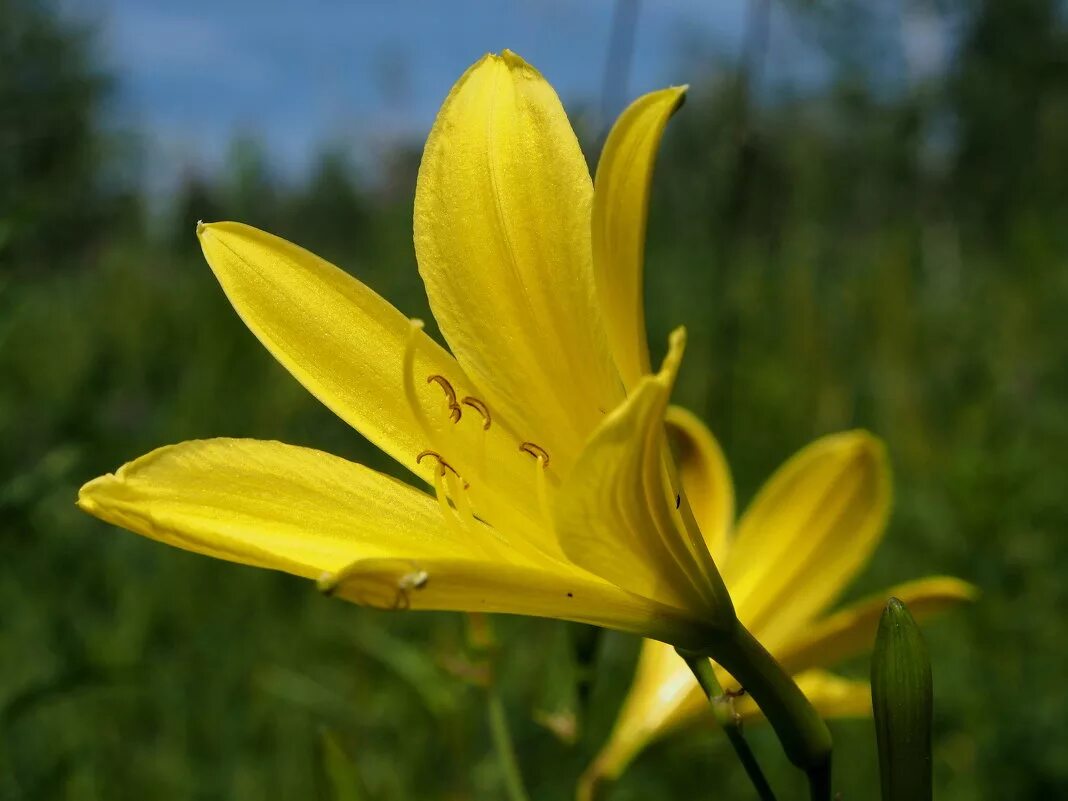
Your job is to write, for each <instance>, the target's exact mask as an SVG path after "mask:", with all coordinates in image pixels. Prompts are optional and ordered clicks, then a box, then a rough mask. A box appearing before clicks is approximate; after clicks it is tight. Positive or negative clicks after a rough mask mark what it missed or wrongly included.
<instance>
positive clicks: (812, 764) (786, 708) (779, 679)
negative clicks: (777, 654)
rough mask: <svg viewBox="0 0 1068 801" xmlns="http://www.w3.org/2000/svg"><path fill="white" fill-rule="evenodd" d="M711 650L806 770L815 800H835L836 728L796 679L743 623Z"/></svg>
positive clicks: (796, 760)
mask: <svg viewBox="0 0 1068 801" xmlns="http://www.w3.org/2000/svg"><path fill="white" fill-rule="evenodd" d="M708 654H709V655H711V656H712V658H713V659H715V660H716V661H717V662H718V663H719V664H721V665H722V666H723V668H724V669H725V670H726V671H727V672H728V673H730V674H731V675H732V676H733V677H734V678H735V679H737V681H738V683H739V684H741V685H742V687H744V688H745V691H746V692H747V693H749V694H750V695H751V696H752V697H753V700H754V701H756V703H757V706H759V707H760V711H761V712H763V713H764V716H765V717H766V718H767V719H768V722H769V723H771V726H772V728H773V729H775V734H776V735H778V737H779V742H781V743H782V747H783V751H785V752H786V756H787V758H788V759H789V760H790V761H791V762H793V763H794V764H795V765H796V766H797V767H799V768H801V770H803V771H805V773H806V774H807V776H808V783H809V795H810V797H811V798H812V801H830V798H831V733H830V731H829V730H828V729H827V724H826V723H824V722H823V720H822V719H821V718H820V716H819V715H818V714H817V713H816V710H815V709H813V707H812V704H811V703H809V700H808V699H807V698H806V697H805V695H804V693H802V692H801V690H799V689H798V687H797V685H796V684H795V683H794V680H793V679H791V678H790V676H789V674H787V673H786V672H785V671H784V670H783V669H782V666H781V665H780V664H779V663H778V662H776V661H775V658H774V657H773V656H772V655H771V654H769V653H768V652H767V650H766V649H765V648H764V646H762V645H761V644H760V643H759V642H757V640H756V638H755V637H753V635H752V634H750V633H749V631H748V630H747V629H746V628H745V627H744V626H743V625H742V624H741V623H739V624H738V625H737V627H736V628H735V629H734V631H733V632H732V633H731V634H729V635H727V636H725V637H723V638H721V639H719V638H717V640H716V641H715V643H714V644H713V647H712V648H710V649H709V651H708Z"/></svg>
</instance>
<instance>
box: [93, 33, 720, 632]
mask: <svg viewBox="0 0 1068 801" xmlns="http://www.w3.org/2000/svg"><path fill="white" fill-rule="evenodd" d="M683 91H684V90H683V89H667V90H663V91H661V92H655V93H653V94H651V95H647V96H646V97H645V98H642V99H641V100H639V101H638V102H637V103H636V104H635V105H634V106H632V107H631V109H629V110H628V112H627V113H626V114H625V115H624V116H623V118H622V119H621V121H620V123H619V124H617V126H616V128H615V130H614V131H613V136H612V139H611V141H610V143H609V145H608V146H607V147H606V151H605V154H604V156H603V157H602V162H601V167H600V169H599V171H598V181H597V187H596V189H595V188H594V186H593V182H592V181H591V179H590V175H589V172H588V170H587V168H586V164H585V161H584V159H583V156H582V153H581V151H580V149H579V145H578V142H577V140H576V137H575V135H574V133H573V131H572V129H571V127H570V125H569V123H568V120H567V117H566V116H565V114H564V110H563V108H562V106H561V104H560V101H559V99H558V98H557V96H556V94H555V93H554V91H553V90H552V88H551V87H550V86H549V84H548V83H547V82H546V81H545V80H544V79H543V78H542V77H541V75H540V74H539V73H538V72H537V71H536V70H534V69H533V68H532V67H531V66H530V65H528V64H527V63H525V62H524V61H523V60H522V59H520V58H519V57H518V56H516V55H515V54H513V53H510V52H507V51H506V52H504V53H503V54H502V55H500V56H496V55H488V56H486V57H484V58H483V59H481V60H480V61H479V62H478V63H476V64H475V65H473V66H472V67H471V68H470V69H469V70H468V71H467V72H466V73H465V74H464V75H463V76H462V77H461V78H460V80H459V81H458V82H457V84H456V85H455V86H454V87H453V89H452V91H451V92H450V94H449V96H448V98H447V99H446V100H445V103H444V105H443V107H442V108H441V111H440V112H439V114H438V117H437V120H436V122H435V124H434V127H433V130H432V131H431V133H430V137H429V139H428V141H427V144H426V149H425V151H424V154H423V160H422V164H421V167H420V170H419V178H418V186H417V192H416V200H415V220H414V227H415V250H416V255H417V258H418V263H419V272H420V275H421V276H422V278H423V281H424V284H425V286H426V291H427V294H428V297H429V300H430V305H431V308H432V310H433V313H434V317H435V318H436V320H437V322H438V324H439V326H440V329H441V332H442V334H443V336H444V338H445V339H446V341H447V342H448V344H449V348H450V351H451V353H450V351H446V350H445V349H444V348H442V347H441V346H439V345H438V344H436V343H435V342H434V341H433V340H432V339H431V338H430V337H428V336H427V335H426V334H424V333H423V331H422V326H421V324H420V323H419V322H418V321H415V320H409V319H408V318H407V317H406V316H404V315H403V314H401V313H400V312H399V311H397V310H396V309H395V308H393V307H392V306H391V305H390V304H389V303H387V302H386V301H385V300H384V299H382V298H381V297H380V296H378V295H377V294H375V293H374V292H373V291H372V290H371V289H369V288H368V287H367V286H365V285H364V284H362V283H361V282H360V281H358V280H357V279H355V278H353V277H352V276H350V275H348V274H347V273H345V272H343V271H341V270H340V269H338V268H337V267H334V266H333V265H331V264H328V263H327V262H325V261H323V260H322V259H320V258H318V257H317V256H315V255H313V254H312V253H309V252H308V251H306V250H303V249H301V248H300V247H298V246H296V245H294V244H291V243H289V242H286V241H284V240H282V239H279V238H277V237H275V236H272V235H270V234H268V233H265V232H262V231H259V230H256V229H254V228H250V227H248V226H245V225H241V224H238V223H233V222H223V223H214V224H209V225H204V224H200V225H198V226H197V234H198V236H199V239H200V242H201V246H202V248H203V251H204V255H205V257H206V259H207V261H208V263H209V265H210V266H211V268H212V270H213V271H214V273H215V275H216V277H217V278H218V280H219V282H220V284H221V285H222V287H223V290H224V291H225V293H226V295H227V297H228V298H229V300H230V302H231V303H232V304H233V306H234V308H235V309H236V310H237V312H238V314H239V315H240V316H241V318H242V319H243V320H244V322H245V324H246V325H247V326H248V327H249V328H250V329H251V331H252V332H253V333H254V334H255V335H256V336H257V337H258V338H259V339H260V341H261V342H262V343H263V344H264V346H265V347H266V348H267V349H268V350H269V351H270V352H271V353H272V354H273V355H274V356H275V358H276V359H278V361H279V362H281V363H282V365H284V366H285V367H286V368H287V369H288V370H289V371H290V373H292V374H293V376H294V377H295V378H296V379H297V380H299V381H300V382H301V383H302V384H304V386H305V387H307V388H308V390H309V391H311V392H312V394H313V395H315V396H316V397H317V398H318V399H319V400H320V401H322V402H323V403H324V404H326V405H327V406H328V407H329V408H330V409H332V410H333V411H334V412H335V413H336V414H338V415H339V416H340V417H341V418H342V419H343V420H345V421H346V422H348V423H349V424H350V425H351V426H352V427H353V428H354V429H356V430H357V431H359V432H360V433H361V434H363V435H364V436H365V437H366V438H367V439H369V440H370V441H371V442H373V443H374V444H375V445H376V446H378V447H379V448H381V449H382V450H383V451H384V452H386V453H388V454H389V455H390V456H392V457H394V458H395V459H397V461H398V462H400V463H401V464H402V465H404V466H405V467H407V468H408V469H409V470H411V471H412V472H413V473H414V474H415V476H416V477H418V478H419V479H421V480H423V481H425V482H426V483H427V484H428V485H429V486H432V487H433V493H428V492H424V491H422V490H420V489H416V488H414V487H411V486H409V485H407V484H405V483H403V482H400V481H397V480H395V479H393V478H390V477H387V476H385V475H382V474H379V473H377V472H374V471H372V470H370V469H368V468H366V467H363V466H360V465H358V464H353V463H351V462H348V461H346V460H344V459H341V458H338V457H336V456H332V455H329V454H326V453H322V452H319V451H316V450H311V449H308V448H301V447H295V446H292V445H286V444H282V443H279V442H265V441H256V440H240V439H214V440H203V441H193V442H184V443H181V444H178V445H172V446H169V447H164V448H160V449H159V450H156V451H153V452H152V453H150V454H148V455H146V456H143V457H141V458H139V459H136V460H134V461H133V462H130V463H128V464H126V465H124V466H123V467H121V468H120V469H119V470H118V471H117V472H116V473H114V474H109V475H105V476H102V477H100V478H97V479H95V480H93V481H90V482H89V483H88V484H86V485H85V486H84V487H83V488H82V489H81V492H80V493H79V497H78V505H79V506H80V507H81V508H82V509H84V510H85V511H87V512H89V513H90V514H93V515H95V516H97V517H99V518H101V519H103V520H105V521H108V522H111V523H113V524H115V525H118V526H122V527H124V528H127V529H130V530H132V531H135V532H137V533H139V534H142V535H145V536H147V537H151V538H153V539H157V540H160V541H162V542H165V543H168V544H171V545H175V546H177V547H180V548H185V549H188V550H193V551H197V552H200V553H204V554H207V555H210V556H214V557H218V558H221V559H227V560H230V561H234V562H239V563H243V564H248V565H254V566H258V567H264V568H272V569H277V570H283V571H286V572H289V573H292V574H295V575H298V576H303V577H307V578H311V579H316V580H318V581H320V583H321V586H323V587H324V588H325V589H328V590H329V591H332V592H334V593H336V594H337V595H339V596H340V597H343V598H346V599H348V600H351V601H355V602H358V603H361V604H367V605H372V606H376V607H382V608H391V609H435V610H463V611H483V612H504V613H516V614H524V615H537V616H546V617H553V618H561V619H566V620H574V621H582V622H586V623H592V624H596V625H600V626H606V627H610V628H614V629H619V630H622V631H627V632H633V633H637V634H640V635H643V636H647V637H652V638H656V639H658V640H662V641H664V642H669V643H672V644H676V645H680V646H683V647H693V648H698V647H702V646H704V645H706V644H707V643H708V641H709V635H710V633H714V632H716V631H724V630H728V629H731V628H732V627H733V626H734V625H735V622H736V618H735V615H734V610H733V607H732V605H731V601H730V598H729V597H728V595H727V593H726V590H725V588H724V586H723V582H722V579H721V578H720V576H719V573H718V572H717V569H716V566H715V564H714V563H713V561H712V558H711V555H710V554H709V551H708V548H707V547H706V545H705V541H704V539H703V538H702V536H701V532H700V530H699V529H698V526H697V523H696V520H695V517H694V514H693V512H692V510H691V508H690V504H689V501H688V500H687V498H686V497H685V495H686V494H685V492H683V491H682V490H681V488H680V487H679V486H678V477H677V474H676V473H675V468H674V465H673V464H672V461H671V457H670V452H669V450H668V447H667V441H666V438H665V435H664V424H663V421H664V416H665V410H666V409H667V405H668V398H669V396H670V393H671V390H672V386H673V383H674V380H675V375H676V372H677V370H678V368H679V363H680V360H681V358H682V351H683V347H684V340H685V337H684V334H683V332H682V331H681V330H679V331H676V332H675V334H673V335H672V337H671V341H670V349H669V353H668V356H667V357H666V359H665V361H664V364H663V366H662V367H661V369H660V370H659V371H658V372H655V373H653V372H652V371H651V368H650V366H649V356H648V350H647V347H646V344H645V336H644V332H643V330H642V328H643V321H642V313H641V250H642V247H643V244H644V224H645V211H646V204H647V202H648V188H649V186H648V185H649V178H650V175H651V171H652V165H653V159H654V157H655V148H656V144H657V142H658V141H659V136H660V131H661V130H662V129H663V125H664V123H665V122H666V120H667V118H668V117H669V116H670V114H671V113H672V111H673V110H674V109H675V108H676V107H677V106H678V105H679V103H680V102H681V99H682V94H683Z"/></svg>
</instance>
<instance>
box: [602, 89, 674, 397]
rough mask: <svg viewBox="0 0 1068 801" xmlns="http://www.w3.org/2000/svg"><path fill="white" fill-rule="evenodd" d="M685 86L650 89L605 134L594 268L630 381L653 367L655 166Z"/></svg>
mask: <svg viewBox="0 0 1068 801" xmlns="http://www.w3.org/2000/svg"><path fill="white" fill-rule="evenodd" d="M685 93H686V87H685V86H679V87H672V88H670V89H661V90H660V91H658V92H651V93H649V94H647V95H644V96H642V97H640V98H638V99H637V100H635V101H634V102H633V103H632V104H631V105H630V106H629V107H628V108H627V109H626V111H624V112H623V114H621V115H620V117H619V119H618V120H617V121H616V124H615V125H613V126H612V130H611V132H610V133H609V134H608V139H607V140H605V144H604V150H603V151H602V152H601V159H600V161H599V162H598V164H597V179H596V181H595V184H594V194H593V267H594V275H595V277H596V283H597V296H598V297H599V298H600V301H601V306H602V307H603V309H604V315H605V325H606V327H607V330H608V341H609V344H610V345H611V348H612V354H613V356H614V357H615V360H616V365H617V366H618V367H619V372H620V375H621V376H622V377H623V381H624V383H625V384H626V385H627V387H628V388H629V387H632V386H634V385H635V384H637V383H638V381H639V380H640V379H641V377H642V376H644V375H647V374H648V373H649V372H651V370H650V367H649V345H648V340H647V338H646V334H645V310H644V300H643V292H642V273H643V266H644V261H645V223H646V216H647V214H648V208H649V191H650V188H651V185H652V181H653V166H654V164H655V163H656V153H657V149H658V148H659V147H660V137H661V136H662V135H663V133H664V126H665V125H667V121H668V119H669V118H670V117H671V115H672V114H674V113H675V110H676V109H677V108H679V106H681V105H682V101H683V98H684V97H685Z"/></svg>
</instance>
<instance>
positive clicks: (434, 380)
mask: <svg viewBox="0 0 1068 801" xmlns="http://www.w3.org/2000/svg"><path fill="white" fill-rule="evenodd" d="M426 382H427V383H428V384H437V385H438V386H439V387H441V390H442V392H444V393H445V397H446V398H447V399H448V401H449V419H450V420H452V422H454V423H459V422H460V418H461V417H463V414H464V413H463V410H462V409H461V408H460V404H458V403H457V402H456V390H455V389H453V388H452V384H450V383H449V379H447V378H446V377H445V376H443V375H437V374H435V375H431V376H427V379H426Z"/></svg>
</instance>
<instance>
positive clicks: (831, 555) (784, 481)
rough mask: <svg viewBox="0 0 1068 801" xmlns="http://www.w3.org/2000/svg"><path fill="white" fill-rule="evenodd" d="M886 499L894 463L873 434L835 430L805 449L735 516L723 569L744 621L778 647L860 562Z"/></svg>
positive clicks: (877, 531) (875, 536) (878, 532)
mask: <svg viewBox="0 0 1068 801" xmlns="http://www.w3.org/2000/svg"><path fill="white" fill-rule="evenodd" d="M889 507H890V470H889V467H888V466H887V463H886V455H885V452H884V448H883V445H882V443H881V442H880V441H879V440H878V439H876V438H875V437H873V436H872V435H871V434H868V433H867V432H864V431H851V432H846V433H842V434H834V435H831V436H827V437H823V438H822V439H819V440H817V441H816V442H814V443H812V444H811V445H808V446H807V447H805V448H803V449H802V450H801V451H799V452H798V453H797V454H796V455H795V456H793V457H792V458H791V459H790V460H789V461H787V462H786V464H784V465H783V466H782V467H781V468H779V470H778V471H777V472H776V473H775V475H773V476H772V477H771V479H770V480H769V481H768V482H767V484H765V485H764V487H763V488H762V489H761V490H760V492H759V493H758V494H757V496H756V498H755V499H754V500H753V503H752V504H751V506H750V507H749V508H748V509H747V510H746V512H745V514H744V515H743V516H742V519H741V521H740V522H739V524H738V529H737V534H736V536H735V539H734V542H733V543H732V545H731V548H730V553H729V555H728V558H727V561H726V564H725V565H724V566H723V577H724V580H725V581H726V583H727V586H728V587H729V588H730V591H731V597H732V598H733V599H734V602H735V606H736V608H737V610H738V617H739V619H740V620H742V622H743V623H744V624H745V625H746V626H747V627H748V628H749V629H750V631H752V632H753V633H754V634H755V635H756V637H757V638H758V639H759V640H760V641H761V643H763V644H764V646H765V647H766V648H768V649H769V650H770V651H772V652H773V653H775V652H777V651H778V649H779V647H780V645H781V644H782V642H783V641H784V640H785V639H786V638H787V637H789V636H790V635H791V634H792V633H793V632H794V631H796V630H798V629H799V628H800V627H802V626H804V625H805V624H807V623H808V622H809V621H810V620H811V619H812V618H813V617H814V616H816V615H818V614H819V613H820V612H822V611H823V610H824V609H825V608H826V607H827V605H828V604H829V603H830V602H831V601H832V600H833V599H834V598H835V597H836V596H837V595H838V594H839V592H841V590H842V589H843V588H844V587H845V585H846V584H847V583H848V582H849V581H850V580H851V579H852V578H853V577H854V575H856V573H857V572H858V571H859V570H860V568H861V567H862V566H863V565H864V563H865V562H866V561H867V559H868V557H869V556H870V555H871V552H872V550H873V549H874V548H875V546H876V544H877V543H878V541H879V539H880V538H881V537H882V534H883V530H884V528H885V526H886V519H887V514H888V511H889Z"/></svg>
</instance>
